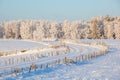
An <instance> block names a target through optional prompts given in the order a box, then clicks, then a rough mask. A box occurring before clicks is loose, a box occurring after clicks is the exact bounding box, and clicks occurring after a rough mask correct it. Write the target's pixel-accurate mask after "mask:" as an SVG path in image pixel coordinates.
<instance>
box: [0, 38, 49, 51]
mask: <svg viewBox="0 0 120 80" xmlns="http://www.w3.org/2000/svg"><path fill="white" fill-rule="evenodd" d="M38 47H39V48H44V47H47V46H46V45H44V44H42V43H39V44H38V43H37V42H33V41H28V40H2V39H1V40H0V52H7V51H14V50H23V49H32V48H38Z"/></svg>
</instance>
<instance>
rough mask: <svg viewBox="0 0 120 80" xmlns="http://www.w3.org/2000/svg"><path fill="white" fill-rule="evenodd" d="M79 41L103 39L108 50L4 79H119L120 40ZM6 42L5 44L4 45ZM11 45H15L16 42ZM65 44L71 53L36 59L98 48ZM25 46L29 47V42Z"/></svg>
mask: <svg viewBox="0 0 120 80" xmlns="http://www.w3.org/2000/svg"><path fill="white" fill-rule="evenodd" d="M6 41H7V40H6ZM79 41H81V42H83V43H91V42H99V41H103V42H105V43H106V44H107V45H109V52H108V54H106V55H102V56H99V57H96V58H93V59H92V60H87V61H84V62H77V63H74V64H59V65H56V66H54V67H49V68H46V69H43V70H40V69H37V71H36V72H35V71H32V72H31V73H28V71H26V72H25V73H24V74H21V73H20V74H18V75H15V74H14V75H12V77H11V75H6V77H5V79H6V80H120V40H79ZM7 42H8V41H7ZM27 43H28V42H25V44H27ZM40 43H41V44H38V43H37V44H38V45H40V46H45V45H43V43H44V42H40ZM47 43H48V42H47ZM47 43H46V45H47ZM49 43H50V44H55V43H58V42H56V41H55V42H49ZM1 44H3V42H2V41H0V49H2V50H5V49H4V48H3V47H2V45H1ZM8 44H9V42H8ZM8 44H6V46H7V45H8ZM18 44H19V42H18ZM35 44H36V43H35ZM12 45H14V46H16V43H14V44H12ZM21 45H22V44H21ZM23 45H24V44H23ZM67 45H68V46H69V47H70V48H71V49H72V51H71V53H68V54H62V55H59V56H54V57H49V58H46V57H45V58H46V59H45V58H42V59H40V60H38V61H39V62H41V63H42V62H47V61H48V60H52V59H56V58H62V57H63V56H69V57H71V56H76V55H80V54H87V53H92V52H94V51H96V50H99V48H95V47H91V46H83V45H77V44H71V43H67ZM26 46H28V47H30V46H31V44H29V45H26ZM1 47H2V48H1ZM22 47H23V46H22ZM15 49H19V48H18V47H16V48H15ZM6 50H8V49H6ZM10 50H11V49H10ZM0 75H2V74H0ZM0 79H3V76H0Z"/></svg>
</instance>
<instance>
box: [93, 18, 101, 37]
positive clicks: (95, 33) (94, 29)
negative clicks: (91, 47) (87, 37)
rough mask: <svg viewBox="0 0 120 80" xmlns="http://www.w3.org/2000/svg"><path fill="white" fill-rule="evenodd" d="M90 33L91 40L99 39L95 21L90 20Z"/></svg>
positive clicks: (98, 30)
mask: <svg viewBox="0 0 120 80" xmlns="http://www.w3.org/2000/svg"><path fill="white" fill-rule="evenodd" d="M91 31H92V33H91V34H92V38H93V39H100V29H99V27H98V21H97V20H96V19H93V20H91Z"/></svg>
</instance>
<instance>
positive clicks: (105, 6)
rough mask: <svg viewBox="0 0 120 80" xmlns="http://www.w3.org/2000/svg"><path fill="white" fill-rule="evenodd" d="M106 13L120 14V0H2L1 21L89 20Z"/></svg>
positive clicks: (111, 14)
mask: <svg viewBox="0 0 120 80" xmlns="http://www.w3.org/2000/svg"><path fill="white" fill-rule="evenodd" d="M105 15H110V16H120V0H0V21H8V20H21V19H22V20H24V19H25V20H26V19H36V20H39V19H45V20H46V19H49V20H57V21H63V20H66V19H67V20H89V19H90V18H91V17H96V16H105Z"/></svg>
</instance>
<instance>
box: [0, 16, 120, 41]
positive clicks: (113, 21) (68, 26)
mask: <svg viewBox="0 0 120 80" xmlns="http://www.w3.org/2000/svg"><path fill="white" fill-rule="evenodd" d="M19 36H20V37H21V38H22V39H31V40H37V41H39V40H43V39H120V17H110V16H105V17H102V16H100V17H96V18H91V20H89V21H82V20H80V21H68V20H65V21H63V22H61V23H60V22H57V21H50V20H18V21H9V22H3V23H0V38H3V39H10V38H11V39H18V38H19Z"/></svg>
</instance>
